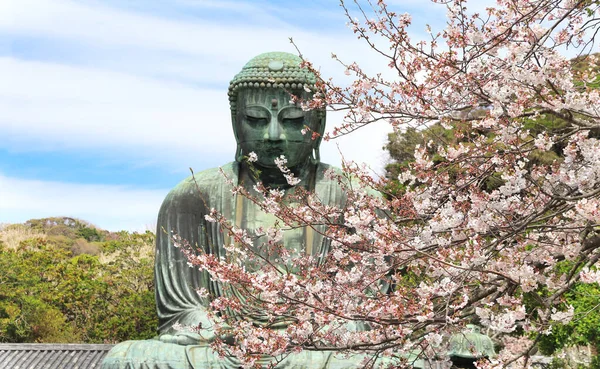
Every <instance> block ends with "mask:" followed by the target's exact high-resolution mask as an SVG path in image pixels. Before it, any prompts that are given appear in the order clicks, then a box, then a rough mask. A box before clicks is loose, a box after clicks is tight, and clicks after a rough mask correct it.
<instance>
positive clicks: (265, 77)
mask: <svg viewBox="0 0 600 369" xmlns="http://www.w3.org/2000/svg"><path fill="white" fill-rule="evenodd" d="M301 63H302V59H300V57H298V56H297V55H294V54H290V53H284V52H270V53H264V54H260V55H258V56H255V57H254V58H252V59H251V60H250V61H249V62H248V63H246V65H244V67H243V68H242V71H241V72H240V73H238V74H237V75H236V76H235V77H233V80H231V82H230V83H229V104H230V107H231V111H232V113H233V114H234V115H235V111H236V105H237V95H238V94H237V92H238V90H239V89H240V88H284V89H287V90H294V89H306V88H308V89H310V90H311V91H314V90H315V84H316V82H317V78H316V77H315V75H314V74H313V73H311V72H310V71H308V70H307V69H304V68H301V67H300V65H301Z"/></svg>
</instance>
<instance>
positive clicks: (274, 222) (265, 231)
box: [236, 199, 314, 256]
mask: <svg viewBox="0 0 600 369" xmlns="http://www.w3.org/2000/svg"><path fill="white" fill-rule="evenodd" d="M236 218H237V219H236V225H238V226H239V227H240V228H242V229H245V230H246V231H247V232H248V235H249V236H250V237H251V238H252V240H253V244H254V247H255V248H256V249H257V250H260V251H261V253H271V254H275V253H277V249H278V247H277V245H280V246H283V248H285V250H286V251H287V252H289V253H290V254H292V255H294V256H300V255H302V254H305V253H307V252H311V250H312V248H313V243H314V235H313V234H314V232H313V230H312V229H310V228H308V229H307V227H299V226H290V225H286V224H284V223H283V222H282V221H281V220H280V219H278V218H277V217H276V216H275V215H273V214H269V213H266V212H264V211H262V209H260V208H259V207H258V206H257V205H256V204H254V203H253V202H251V201H248V200H247V199H246V200H245V201H244V203H243V205H242V208H241V209H239V208H236Z"/></svg>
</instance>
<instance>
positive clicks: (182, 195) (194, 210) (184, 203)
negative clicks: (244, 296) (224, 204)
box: [154, 180, 214, 344]
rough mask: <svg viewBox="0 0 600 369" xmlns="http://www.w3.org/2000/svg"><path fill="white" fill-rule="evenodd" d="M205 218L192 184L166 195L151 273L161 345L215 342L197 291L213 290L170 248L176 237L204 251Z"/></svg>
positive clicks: (205, 276) (204, 275)
mask: <svg viewBox="0 0 600 369" xmlns="http://www.w3.org/2000/svg"><path fill="white" fill-rule="evenodd" d="M205 214H206V204H205V203H204V201H202V198H201V193H199V192H198V189H197V188H195V186H193V181H191V182H190V181H189V180H186V181H184V182H182V183H181V184H179V185H178V186H177V187H176V188H175V189H173V190H172V191H171V192H170V193H169V194H168V195H167V197H166V199H165V201H164V202H163V205H162V207H161V209H160V212H159V215H158V222H157V228H158V229H157V243H156V261H155V269H154V273H155V293H156V305H157V312H158V317H159V328H158V331H159V335H160V339H161V340H163V341H167V342H172V343H179V344H197V343H199V342H206V341H210V340H212V338H214V334H213V330H212V328H211V323H210V321H209V320H208V317H207V312H206V307H207V306H208V303H209V301H208V300H207V299H206V298H202V297H200V296H199V295H198V293H197V290H198V289H199V288H205V289H207V290H208V291H209V292H212V290H213V289H214V286H213V285H212V282H211V281H210V279H209V276H208V274H207V273H206V272H201V271H199V270H197V269H196V268H191V267H189V266H188V260H187V259H186V257H185V256H184V255H183V253H182V252H181V251H180V249H178V248H176V247H175V246H174V244H173V243H174V242H173V235H175V234H176V235H178V236H179V237H181V238H182V239H184V240H187V241H188V242H189V243H190V244H191V245H194V246H196V245H197V246H198V247H201V248H207V245H208V243H209V240H208V239H209V235H208V234H207V222H206V221H205V219H204V215H205ZM209 227H210V225H209ZM208 232H210V229H209V230H208ZM205 251H206V252H210V250H208V249H206V250H205ZM177 324H178V325H180V326H183V327H184V328H185V327H193V328H198V327H200V328H202V329H201V330H200V334H198V333H193V332H190V331H189V330H187V331H186V330H185V329H184V330H180V329H179V330H178V329H177V327H175V328H174V327H173V326H174V325H177Z"/></svg>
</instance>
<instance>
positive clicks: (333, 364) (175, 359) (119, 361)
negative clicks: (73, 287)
mask: <svg viewBox="0 0 600 369" xmlns="http://www.w3.org/2000/svg"><path fill="white" fill-rule="evenodd" d="M362 358H363V356H361V355H358V356H354V357H351V358H342V357H339V358H338V357H335V356H334V355H333V354H332V353H331V352H324V351H303V352H300V353H293V354H290V355H289V356H287V358H286V359H285V360H283V361H282V362H281V363H279V365H277V368H281V369H308V368H310V369H318V368H324V369H325V368H326V369H351V368H358V367H360V361H361V360H362ZM259 362H260V363H261V364H262V366H263V367H266V366H267V364H269V363H270V362H271V358H268V357H264V358H261V359H260V360H259ZM240 367H241V365H240V362H239V360H237V359H236V358H234V357H224V358H220V357H219V355H218V354H217V353H216V352H215V351H213V350H212V349H211V348H210V346H208V345H189V346H183V345H178V344H174V343H165V342H162V341H159V340H156V339H153V340H144V341H125V342H121V343H119V344H117V345H115V347H113V349H112V350H111V351H110V352H109V354H108V355H107V356H106V358H105V359H104V362H103V365H102V368H103V369H124V368H128V369H200V368H202V369H204V368H207V369H237V368H240Z"/></svg>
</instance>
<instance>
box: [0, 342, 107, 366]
mask: <svg viewBox="0 0 600 369" xmlns="http://www.w3.org/2000/svg"><path fill="white" fill-rule="evenodd" d="M113 346H114V345H86V344H55V343H2V344H0V368H2V369H88V368H89V369H91V368H100V364H101V363H102V359H103V358H104V356H106V354H107V353H108V351H109V350H110V349H111V348H112V347H113Z"/></svg>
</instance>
